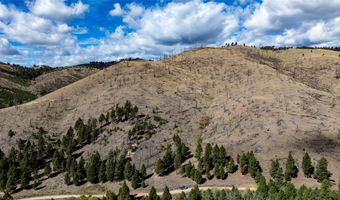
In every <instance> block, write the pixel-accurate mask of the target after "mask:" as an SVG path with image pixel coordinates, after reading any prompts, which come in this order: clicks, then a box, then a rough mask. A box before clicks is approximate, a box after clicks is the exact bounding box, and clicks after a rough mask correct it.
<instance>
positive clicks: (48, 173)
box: [44, 162, 52, 177]
mask: <svg viewBox="0 0 340 200" xmlns="http://www.w3.org/2000/svg"><path fill="white" fill-rule="evenodd" d="M51 171H52V169H51V165H50V163H49V162H47V163H46V164H45V168H44V174H45V176H47V177H49V176H50V174H51Z"/></svg>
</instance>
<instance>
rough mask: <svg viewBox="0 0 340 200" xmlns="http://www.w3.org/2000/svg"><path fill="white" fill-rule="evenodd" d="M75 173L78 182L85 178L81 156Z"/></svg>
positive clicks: (83, 161) (83, 162)
mask: <svg viewBox="0 0 340 200" xmlns="http://www.w3.org/2000/svg"><path fill="white" fill-rule="evenodd" d="M77 174H78V178H79V182H81V181H83V180H84V179H85V178H86V169H85V160H84V158H83V157H80V160H79V163H78V164H77Z"/></svg>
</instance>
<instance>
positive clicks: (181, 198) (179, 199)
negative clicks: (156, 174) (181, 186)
mask: <svg viewBox="0 0 340 200" xmlns="http://www.w3.org/2000/svg"><path fill="white" fill-rule="evenodd" d="M175 200H187V197H186V195H185V193H184V192H182V193H181V194H179V195H177V196H176V199H175Z"/></svg>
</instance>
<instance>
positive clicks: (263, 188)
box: [256, 176, 268, 199]
mask: <svg viewBox="0 0 340 200" xmlns="http://www.w3.org/2000/svg"><path fill="white" fill-rule="evenodd" d="M267 192H268V187H267V184H266V179H265V178H264V176H261V177H260V178H259V181H258V184H257V189H256V199H266V197H267Z"/></svg>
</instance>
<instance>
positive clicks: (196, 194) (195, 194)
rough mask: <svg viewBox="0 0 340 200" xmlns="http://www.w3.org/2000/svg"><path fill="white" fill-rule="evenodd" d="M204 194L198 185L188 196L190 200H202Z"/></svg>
mask: <svg viewBox="0 0 340 200" xmlns="http://www.w3.org/2000/svg"><path fill="white" fill-rule="evenodd" d="M201 199H202V194H201V191H200V190H199V189H198V186H197V185H196V186H195V188H193V189H192V190H191V191H190V193H189V196H188V200H201Z"/></svg>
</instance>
